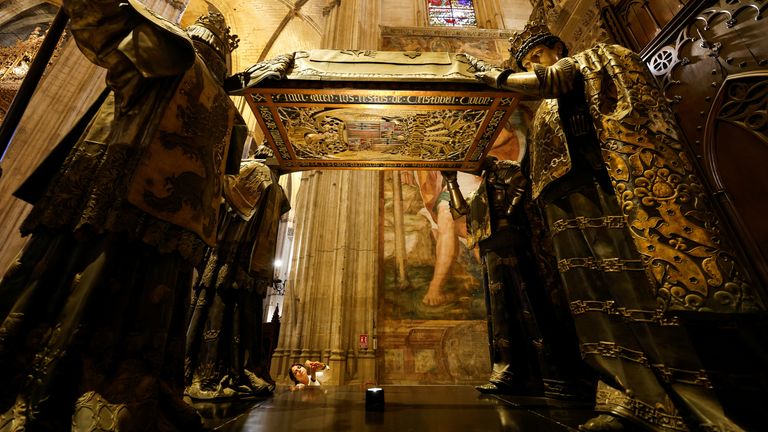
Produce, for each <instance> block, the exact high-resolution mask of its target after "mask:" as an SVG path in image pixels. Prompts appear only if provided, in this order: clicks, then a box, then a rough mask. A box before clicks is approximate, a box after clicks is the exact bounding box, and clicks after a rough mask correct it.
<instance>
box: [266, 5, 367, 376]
mask: <svg viewBox="0 0 768 432" xmlns="http://www.w3.org/2000/svg"><path fill="white" fill-rule="evenodd" d="M329 4H331V5H333V7H329V8H328V17H327V19H326V27H325V34H324V35H323V47H324V48H329V49H376V48H377V47H378V45H379V38H380V36H379V25H378V23H379V2H378V1H370V0H344V1H341V2H337V3H329ZM380 190H381V188H380V173H379V172H376V171H334V170H331V171H313V172H307V173H304V175H303V176H302V179H301V186H300V189H299V193H298V198H297V200H296V202H295V203H293V204H292V205H293V207H294V208H295V209H296V231H295V237H294V239H295V240H294V241H295V243H294V248H293V257H292V260H291V272H290V276H289V277H288V284H287V286H286V289H285V300H284V305H283V319H282V321H281V327H280V338H279V343H278V347H277V349H276V350H275V353H274V355H273V357H272V368H271V371H270V373H271V375H272V377H273V378H275V379H276V380H278V382H283V383H285V382H287V372H288V368H289V366H290V365H291V364H292V363H303V362H304V361H306V360H317V359H320V360H321V361H323V362H325V363H326V364H328V365H329V366H330V367H331V374H330V377H331V382H330V384H347V383H366V382H375V380H376V366H375V365H376V355H375V350H373V348H372V347H370V348H369V349H366V350H360V349H359V348H358V347H359V346H358V340H359V339H358V338H359V335H360V334H368V335H369V337H370V336H371V335H372V334H373V330H374V325H375V319H376V305H377V301H376V295H377V291H378V287H379V269H378V267H379V262H378V260H379V195H380Z"/></svg>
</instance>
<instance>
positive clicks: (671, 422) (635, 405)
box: [595, 382, 688, 432]
mask: <svg viewBox="0 0 768 432" xmlns="http://www.w3.org/2000/svg"><path fill="white" fill-rule="evenodd" d="M596 402H597V403H596V406H595V408H596V409H597V410H598V411H617V412H620V413H622V414H624V415H629V416H633V417H635V418H638V419H640V420H642V421H644V422H647V423H650V424H652V425H655V426H657V427H659V428H660V430H663V431H683V432H684V431H688V428H687V427H686V425H685V421H684V420H683V418H682V417H680V416H678V415H674V414H669V413H667V412H666V411H667V410H666V409H665V408H664V407H663V406H659V407H654V406H651V405H649V404H647V403H645V402H642V401H640V400H638V399H635V398H633V397H631V396H629V395H627V394H625V393H622V392H620V391H618V390H616V389H613V388H610V387H608V386H607V385H605V384H603V383H602V382H600V383H599V385H598V387H597V397H596Z"/></svg>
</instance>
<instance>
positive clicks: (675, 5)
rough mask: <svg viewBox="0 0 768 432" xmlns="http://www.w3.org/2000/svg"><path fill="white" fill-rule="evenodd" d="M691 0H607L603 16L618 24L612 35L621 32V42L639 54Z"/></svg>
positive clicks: (604, 1)
mask: <svg viewBox="0 0 768 432" xmlns="http://www.w3.org/2000/svg"><path fill="white" fill-rule="evenodd" d="M689 1H690V0H618V1H616V0H613V1H608V0H603V1H602V3H604V4H605V6H604V7H603V9H609V11H606V10H604V11H603V15H604V16H605V15H606V13H608V14H610V16H611V18H610V20H615V21H616V24H617V25H616V27H615V28H612V31H613V32H614V33H615V32H620V33H621V35H617V36H618V39H620V40H623V41H624V43H625V45H627V46H628V47H629V48H633V49H635V50H637V51H639V50H641V49H642V48H643V47H645V46H646V45H648V43H649V42H651V40H652V39H653V38H654V37H655V36H656V35H657V34H659V32H660V31H661V29H662V28H663V27H664V26H665V25H667V24H668V23H669V22H671V21H672V19H673V18H674V17H675V15H676V14H677V13H678V12H679V11H680V10H681V9H682V7H683V6H685V4H686V3H688V2H689Z"/></svg>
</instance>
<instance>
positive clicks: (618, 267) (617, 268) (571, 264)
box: [557, 258, 645, 273]
mask: <svg viewBox="0 0 768 432" xmlns="http://www.w3.org/2000/svg"><path fill="white" fill-rule="evenodd" d="M575 268H586V269H589V270H597V271H602V272H606V273H616V272H621V271H645V266H644V265H643V262H642V261H640V260H624V259H619V258H607V259H602V260H601V259H596V258H566V259H561V260H560V261H558V262H557V269H558V270H559V271H560V272H561V273H565V272H567V271H569V270H573V269H575Z"/></svg>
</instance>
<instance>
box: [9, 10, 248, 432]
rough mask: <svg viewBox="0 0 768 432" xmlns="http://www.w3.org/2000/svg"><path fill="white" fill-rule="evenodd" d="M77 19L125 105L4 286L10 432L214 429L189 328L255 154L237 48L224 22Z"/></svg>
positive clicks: (81, 41)
mask: <svg viewBox="0 0 768 432" xmlns="http://www.w3.org/2000/svg"><path fill="white" fill-rule="evenodd" d="M63 7H64V9H65V10H66V12H67V14H68V15H69V16H70V18H71V27H70V29H71V33H72V35H73V37H74V38H75V40H76V41H77V44H78V46H79V48H80V50H81V51H82V52H83V53H84V54H85V55H86V56H87V57H88V58H89V59H90V60H91V61H92V62H94V63H96V64H98V65H100V66H103V67H105V68H107V69H108V70H109V75H108V79H107V84H108V85H109V86H110V87H111V89H112V96H110V97H109V98H108V99H107V101H106V102H105V103H104V104H103V105H102V107H101V109H100V110H99V111H98V113H96V115H95V117H94V118H93V120H92V121H91V123H90V125H89V126H88V128H87V130H86V132H85V133H84V134H83V135H82V136H80V137H74V143H73V147H72V150H71V151H70V152H69V155H68V157H67V158H66V160H65V161H63V166H61V167H60V169H59V170H58V172H57V173H56V174H55V176H54V177H53V179H52V181H51V182H50V183H47V184H44V185H40V186H41V190H40V191H39V194H38V196H39V199H38V200H37V202H36V203H35V207H34V208H33V209H32V212H31V213H30V215H29V216H28V217H27V219H26V220H25V221H24V223H23V226H22V228H21V229H22V233H23V234H24V235H30V234H31V238H30V240H29V241H28V243H27V244H26V246H25V248H24V250H23V251H22V252H21V254H20V256H19V258H18V259H17V261H16V262H15V263H14V264H13V265H12V266H11V267H10V268H9V270H8V272H7V273H6V274H5V276H4V277H3V279H2V282H1V283H0V308H1V310H0V317H2V320H3V321H2V324H1V325H0V380H2V382H3V383H4V385H3V386H2V389H0V430H3V431H6V430H62V429H66V430H69V429H70V428H71V429H72V430H96V429H98V430H110V431H112V430H147V431H149V430H153V431H185V432H188V431H196V430H202V422H201V420H200V417H199V416H198V415H197V413H196V412H195V411H194V410H193V409H192V408H191V407H190V406H189V405H187V404H186V403H185V402H184V401H183V400H182V396H183V392H184V380H183V375H184V373H183V372H184V338H185V330H186V328H185V323H184V319H185V311H186V308H187V306H188V304H189V292H190V287H191V284H192V276H193V268H194V265H195V264H196V263H198V262H199V261H200V260H201V259H202V257H203V254H204V252H205V250H206V249H207V247H208V246H209V245H213V244H215V240H216V236H217V230H216V228H217V223H218V220H219V207H220V203H221V200H222V195H221V190H222V182H223V179H224V174H225V171H226V167H227V156H228V154H231V155H233V156H234V157H235V158H236V160H237V161H238V162H239V159H240V155H241V152H242V150H241V149H242V143H239V142H236V141H232V139H233V136H235V135H237V134H233V133H232V131H233V129H234V128H235V119H236V115H237V109H236V108H235V106H234V104H233V103H232V101H231V100H230V98H229V96H228V95H227V94H226V92H225V91H224V89H223V87H222V83H223V80H224V78H225V76H226V74H227V73H228V72H229V65H230V62H229V58H230V51H231V50H232V49H234V48H235V45H236V43H235V39H234V38H233V37H232V36H230V34H229V29H228V28H227V26H226V24H225V23H224V19H223V17H222V16H221V15H218V14H211V15H207V16H204V17H201V18H200V19H199V20H198V21H197V22H196V23H195V24H194V25H192V26H190V27H189V28H188V29H187V31H186V32H185V31H184V30H182V29H180V28H178V27H177V26H175V25H174V24H172V23H170V22H168V21H165V20H163V19H162V18H159V17H158V16H156V15H155V14H154V13H152V12H151V11H149V10H148V9H146V8H145V7H144V6H143V5H142V4H141V3H140V2H138V1H134V0H128V1H127V2H126V1H125V0H119V1H118V0H114V1H106V0H101V1H91V0H64V2H63ZM232 145H235V147H237V146H240V150H238V149H236V148H234V149H232V150H230V147H232ZM236 167H237V165H235V167H234V169H235V171H234V172H237V168H236ZM28 192H29V191H28ZM33 195H34V194H33Z"/></svg>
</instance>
